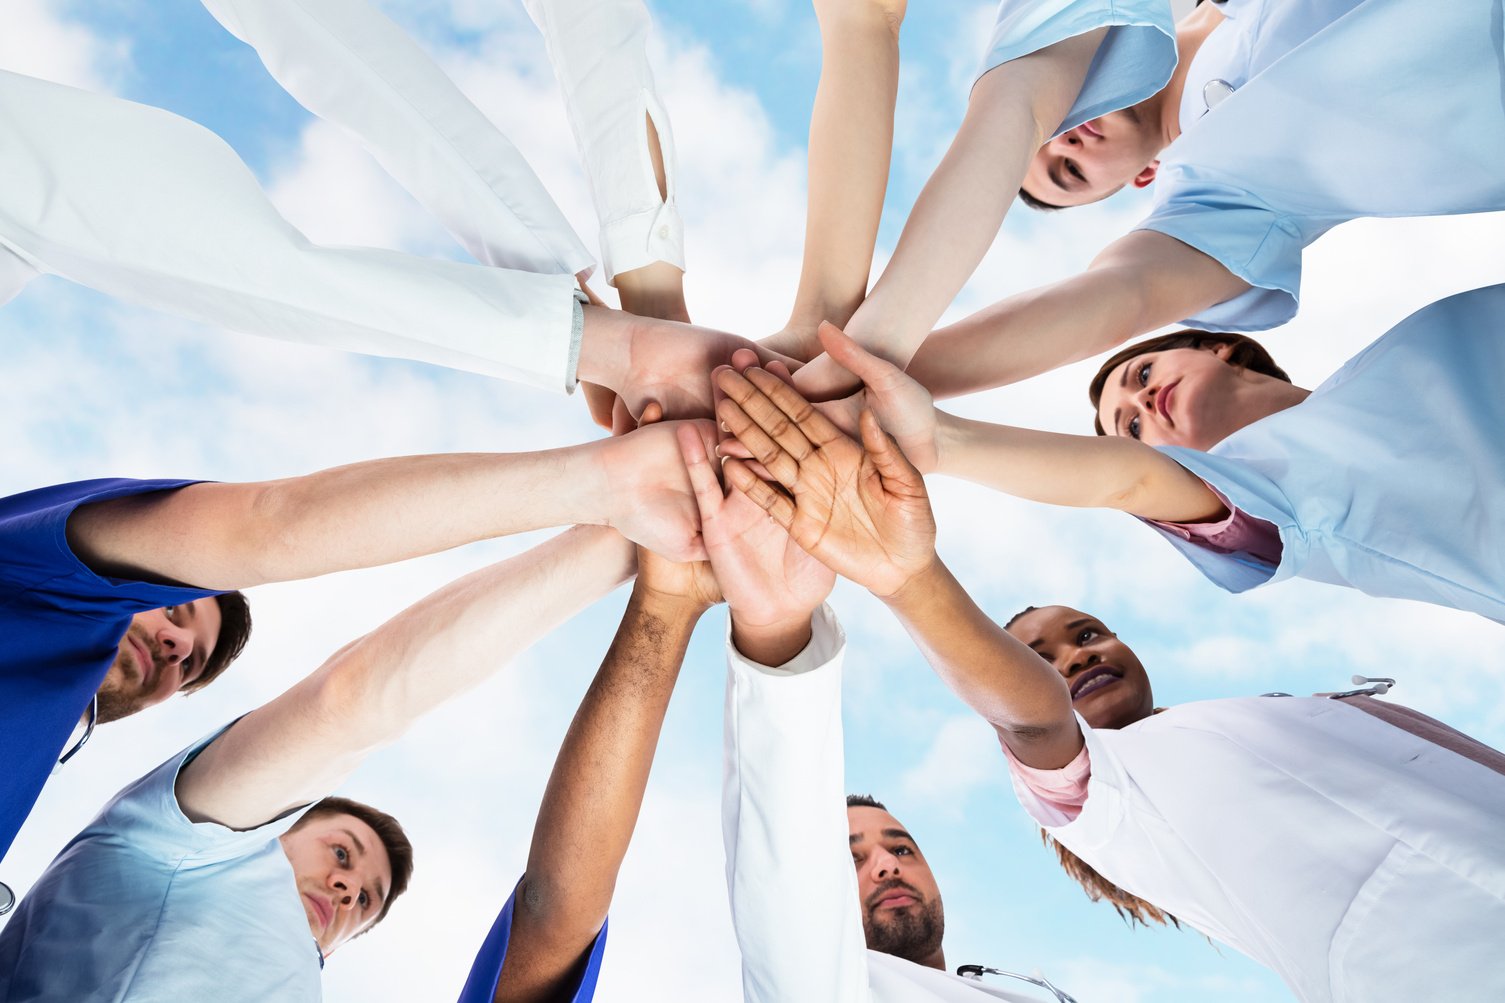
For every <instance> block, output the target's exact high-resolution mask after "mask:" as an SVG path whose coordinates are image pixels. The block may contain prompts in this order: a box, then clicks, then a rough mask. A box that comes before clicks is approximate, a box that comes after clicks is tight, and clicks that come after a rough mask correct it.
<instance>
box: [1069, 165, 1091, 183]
mask: <svg viewBox="0 0 1505 1003" xmlns="http://www.w3.org/2000/svg"><path fill="white" fill-rule="evenodd" d="M1066 173H1067V174H1070V175H1071V176H1072V177H1074V178H1076V179H1077V180H1078V181H1083V182H1085V181H1086V180H1087V175H1085V174H1083V173H1082V169H1081V168H1080V167H1078V166H1077V165H1076V163H1075V162H1074V161H1071V160H1068V161H1066Z"/></svg>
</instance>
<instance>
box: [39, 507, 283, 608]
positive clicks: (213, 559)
mask: <svg viewBox="0 0 1505 1003" xmlns="http://www.w3.org/2000/svg"><path fill="white" fill-rule="evenodd" d="M261 490H262V488H261V486H260V485H255V484H208V483H204V484H190V485H188V486H186V487H182V488H178V489H176V490H171V491H151V492H147V493H144V494H136V495H127V496H125V497H122V498H112V499H110V500H108V501H101V502H92V503H90V504H87V505H81V506H79V508H78V510H77V511H75V512H74V513H73V515H72V517H71V518H70V519H69V520H68V545H69V546H70V547H71V548H72V549H73V552H74V553H75V554H77V555H78V557H79V559H80V560H81V561H83V562H84V563H85V564H86V565H88V566H89V568H90V569H91V570H93V571H95V572H96V573H98V574H101V575H106V576H110V577H116V578H132V579H142V580H146V581H170V582H176V583H182V584H191V585H195V586H198V587H200V588H214V589H233V588H241V587H244V586H245V585H248V584H252V582H251V581H248V580H247V579H248V578H249V575H248V574H247V571H248V570H249V566H250V564H251V559H252V558H253V557H254V555H255V554H256V553H257V552H258V550H259V546H258V544H257V542H256V540H255V538H254V536H253V534H252V533H251V532H250V530H251V529H252V527H253V526H254V525H255V523H254V521H253V520H252V519H251V514H252V513H253V511H254V510H255V507H256V504H257V500H258V499H259V498H260V496H261ZM241 565H245V566H246V569H247V571H240V573H237V569H238V568H239V566H241Z"/></svg>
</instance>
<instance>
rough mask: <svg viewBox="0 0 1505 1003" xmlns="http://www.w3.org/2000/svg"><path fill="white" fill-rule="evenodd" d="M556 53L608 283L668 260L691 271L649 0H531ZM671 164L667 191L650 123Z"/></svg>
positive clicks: (666, 162)
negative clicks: (653, 55)
mask: <svg viewBox="0 0 1505 1003" xmlns="http://www.w3.org/2000/svg"><path fill="white" fill-rule="evenodd" d="M523 2H524V5H525V6H526V7H527V8H528V13H529V14H530V15H531V16H532V18H533V21H534V23H535V24H537V25H538V29H539V31H541V32H543V37H544V43H545V44H546V45H547V46H548V50H549V59H550V60H551V61H552V62H553V64H554V74H555V76H557V77H558V78H559V85H560V87H561V88H563V90H564V100H565V108H566V110H567V112H568V115H569V119H570V128H571V129H573V130H574V133H575V143H576V145H578V146H579V148H580V160H581V163H582V164H583V165H584V166H585V176H586V180H587V181H588V182H589V183H590V189H591V195H592V197H593V198H594V199H595V203H596V217H597V218H598V219H599V220H600V221H601V259H602V262H603V263H604V265H605V266H606V280H607V281H608V282H610V283H611V284H613V285H615V284H616V277H617V276H618V275H619V274H621V273H622V272H629V271H632V270H633V269H634V268H641V267H643V266H644V265H649V264H652V263H654V262H658V261H663V262H667V263H669V264H671V265H674V266H675V267H676V268H679V269H683V268H684V267H685V250H684V240H685V238H684V222H683V220H681V218H680V215H679V207H678V205H677V204H676V202H675V184H674V182H675V163H674V135H673V133H672V132H671V130H670V127H669V115H668V113H667V112H666V111H665V110H664V106H663V103H662V102H661V101H659V98H658V92H657V90H656V89H655V87H654V83H653V73H652V71H651V70H650V68H649V66H648V29H649V23H650V22H649V17H648V10H647V8H645V7H644V6H643V3H642V0H523ZM650 119H652V121H653V128H654V130H655V131H656V132H657V133H658V145H659V150H660V152H661V154H662V155H663V162H664V183H665V184H664V187H665V192H666V194H667V197H664V196H661V195H660V193H659V187H658V179H657V178H656V177H655V175H654V171H653V161H652V159H651V156H650V153H649V138H648V121H649V120H650Z"/></svg>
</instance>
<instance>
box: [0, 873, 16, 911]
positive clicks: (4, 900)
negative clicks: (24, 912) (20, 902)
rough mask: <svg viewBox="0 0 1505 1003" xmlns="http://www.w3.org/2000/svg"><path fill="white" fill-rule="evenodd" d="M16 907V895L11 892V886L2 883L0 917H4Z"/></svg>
mask: <svg viewBox="0 0 1505 1003" xmlns="http://www.w3.org/2000/svg"><path fill="white" fill-rule="evenodd" d="M15 907H16V893H15V892H13V891H11V890H10V885H8V884H6V883H5V882H4V881H0V916H4V915H5V914H6V913H8V912H10V911H11V910H12V909H14V908H15Z"/></svg>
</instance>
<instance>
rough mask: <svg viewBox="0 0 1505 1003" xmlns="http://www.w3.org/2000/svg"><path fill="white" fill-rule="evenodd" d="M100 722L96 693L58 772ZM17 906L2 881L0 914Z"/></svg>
mask: <svg viewBox="0 0 1505 1003" xmlns="http://www.w3.org/2000/svg"><path fill="white" fill-rule="evenodd" d="M98 723H99V694H98V693H96V694H94V699H93V700H91V701H89V720H88V721H86V722H85V723H84V733H83V734H82V735H80V736H79V737H78V741H76V742H74V743H73V744H72V745H70V746H69V747H68V749H67V751H65V752H64V753H63V754H62V755H61V756H59V757H58V761H57V765H56V766H54V767H53V768H52V772H53V773H56V772H57V771H58V770H59V769H61V768H62V767H63V764H65V763H67V762H68V760H70V759H72V758H73V757H74V756H76V755H78V751H79V750H80V749H82V748H83V747H84V746H85V745H86V744H87V743H88V741H89V739H91V738H93V737H94V726H95V725H96V724H98ZM15 907H16V893H15V892H13V891H11V888H10V885H8V884H6V883H5V882H4V881H0V916H4V915H5V914H6V913H8V912H10V911H11V910H12V909H14V908H15Z"/></svg>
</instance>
